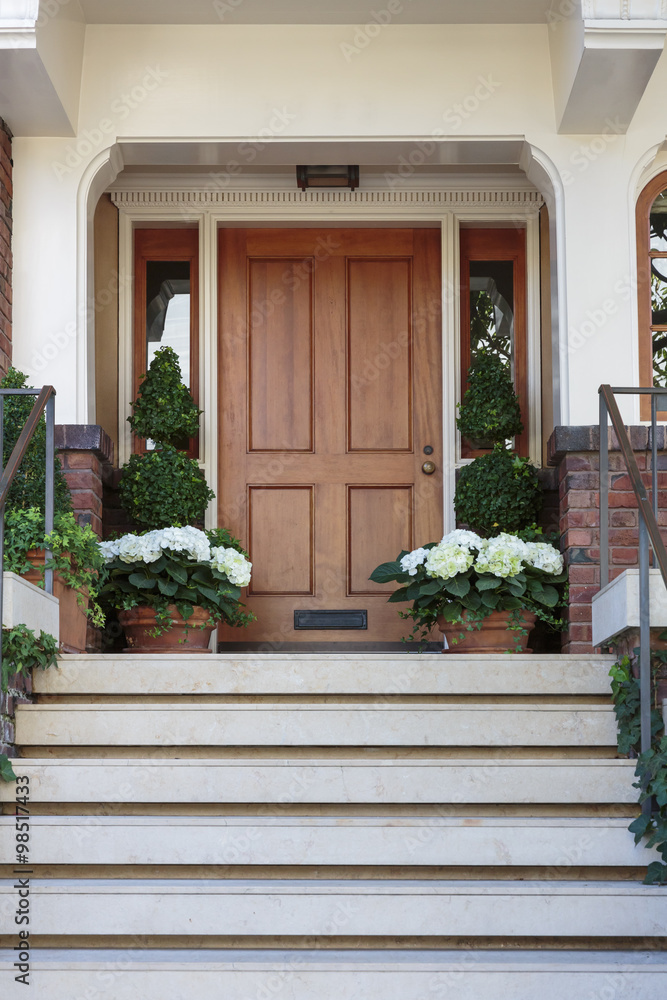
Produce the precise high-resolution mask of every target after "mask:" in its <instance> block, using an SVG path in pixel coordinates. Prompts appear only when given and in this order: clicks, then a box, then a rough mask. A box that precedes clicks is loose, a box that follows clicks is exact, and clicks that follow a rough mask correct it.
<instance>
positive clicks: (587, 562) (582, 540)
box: [549, 427, 667, 653]
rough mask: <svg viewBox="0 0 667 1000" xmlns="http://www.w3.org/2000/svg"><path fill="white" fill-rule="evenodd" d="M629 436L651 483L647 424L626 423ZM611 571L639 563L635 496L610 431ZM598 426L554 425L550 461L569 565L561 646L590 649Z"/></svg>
mask: <svg viewBox="0 0 667 1000" xmlns="http://www.w3.org/2000/svg"><path fill="white" fill-rule="evenodd" d="M628 430H629V432H630V441H631V444H632V447H633V451H634V454H635V458H636V460H637V465H638V466H639V469H640V471H641V472H642V473H645V475H644V476H643V478H644V482H645V484H646V485H647V486H648V487H649V489H650V485H651V474H650V471H646V470H650V468H651V452H650V440H649V434H650V428H648V427H630V428H628ZM664 431H665V429H664V428H662V427H660V428H658V469H659V470H665V469H667V455H665V453H664V443H665V437H664ZM610 438H611V441H610V455H609V470H610V475H609V576H610V579H614V577H616V576H618V575H619V574H620V573H622V572H623V570H624V569H627V568H629V567H635V566H637V565H638V558H637V544H638V513H637V502H636V500H635V497H634V494H633V492H632V490H631V488H630V481H629V478H628V476H627V473H626V469H625V464H624V462H623V459H622V458H621V455H620V453H619V452H618V450H617V446H616V442H615V440H614V439H613V435H611V433H610ZM598 444H599V432H598V428H597V427H557V428H556V430H555V431H554V433H553V434H552V436H551V438H550V440H549V463H550V464H551V465H555V466H556V468H557V470H558V479H559V506H560V531H561V548H562V550H563V554H564V556H565V562H566V564H567V566H568V568H569V574H568V576H569V583H570V606H569V610H568V615H567V617H568V621H569V630H568V632H567V634H566V635H565V636H564V644H563V652H565V653H590V652H591V651H592V649H593V647H592V645H591V620H592V614H591V600H592V598H593V595H594V594H596V593H597V592H598V590H599V589H600V514H599V492H598V491H599V481H600V479H599V468H600V466H599V455H598ZM666 487H667V473H666V472H665V471H659V474H658V490H659V496H658V508H659V511H658V523H659V524H661V525H666V526H667V489H666Z"/></svg>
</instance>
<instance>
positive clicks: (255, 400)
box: [247, 257, 313, 451]
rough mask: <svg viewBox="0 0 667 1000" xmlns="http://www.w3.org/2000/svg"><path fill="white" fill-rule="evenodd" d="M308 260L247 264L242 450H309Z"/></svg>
mask: <svg viewBox="0 0 667 1000" xmlns="http://www.w3.org/2000/svg"><path fill="white" fill-rule="evenodd" d="M305 265H309V266H310V267H311V268H312V265H313V261H312V258H311V259H306V260H305V261H299V260H295V261H290V260H280V259H278V260H270V259H269V260H267V259H266V258H261V257H253V258H249V260H248V376H247V378H248V386H249V401H248V402H249V407H250V412H249V414H248V433H249V441H248V447H249V450H250V451H281V450H282V451H312V448H313V377H312V376H313V279H312V273H306V274H303V275H301V269H302V267H303V266H305Z"/></svg>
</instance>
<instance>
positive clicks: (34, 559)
mask: <svg viewBox="0 0 667 1000" xmlns="http://www.w3.org/2000/svg"><path fill="white" fill-rule="evenodd" d="M26 557H27V559H29V561H30V562H31V563H33V564H34V567H35V568H34V569H31V570H29V571H28V572H27V573H22V574H21V575H22V577H23V579H24V580H27V581H28V582H29V583H34V584H38V585H39V584H41V583H42V579H43V577H42V571H41V567H42V566H43V565H44V550H43V549H30V551H29V552H28V553H27V556H26ZM79 593H81V597H82V600H83V604H82V605H80V604H79V601H78V597H79ZM53 596H54V597H57V598H58V602H59V604H58V618H59V623H60V651H61V652H62V653H85V652H86V634H87V632H88V616H87V615H86V611H87V609H88V595H87V594H86V593H84V592H83V591H81V592H79V591H77V590H73V589H72V587H68V586H67V584H66V583H64V582H63V580H62V578H61V577H60V576H59V575H58V574H57V573H56V574H55V575H54V578H53Z"/></svg>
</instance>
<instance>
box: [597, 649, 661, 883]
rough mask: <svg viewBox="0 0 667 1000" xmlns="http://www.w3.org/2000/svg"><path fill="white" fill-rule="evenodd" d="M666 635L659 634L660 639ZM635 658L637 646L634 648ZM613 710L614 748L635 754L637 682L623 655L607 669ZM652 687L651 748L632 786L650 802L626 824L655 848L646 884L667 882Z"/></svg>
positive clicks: (658, 724)
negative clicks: (614, 715)
mask: <svg viewBox="0 0 667 1000" xmlns="http://www.w3.org/2000/svg"><path fill="white" fill-rule="evenodd" d="M666 637H667V633H664V632H663V633H662V635H661V636H660V638H661V639H664V638H666ZM634 653H635V656H637V659H639V649H635V650H634ZM665 659H666V654H665V652H664V651H655V652H654V653H653V655H652V662H651V668H652V669H651V673H653V669H654V664H655V662H656V661H657V662H663V663H664V662H665ZM609 675H610V677H611V690H612V697H613V700H614V711H615V713H616V721H617V723H618V751H619V753H621V754H625V755H633V756H634V755H635V754H637V753H638V752H639V749H640V740H641V714H640V713H641V709H640V684H639V680H638V679H637V678H636V677H635V676H634V675H633V673H632V667H631V662H630V658H629V657H628V656H623V657H622V658H621V659H620V660H619V661H618V662H617V663H614V664H613V665H612V667H611V670H610V671H609ZM655 695H656V686H655V685H653V690H652V706H651V748H650V749H649V750H647V752H646V753H644V754H639V757H638V759H637V767H636V770H635V777H636V778H637V781H635V783H634V787H635V788H637V789H639V802H640V804H641V805H644V804H645V803H646V802H649V803H650V809H649V811H647V812H642V813H641V815H640V816H638V817H637V819H635V820H633V821H632V823H631V824H630V826H629V830H630V832H631V833H634V835H635V843H636V844H638V843H639V842H640V841H641V840H643V839H646V846H647V847H655V848H656V849H657V850H658V852H659V853H660V856H661V858H662V861H653V862H652V863H651V864H650V865H649V866H648V869H647V872H646V877H645V879H644V883H645V884H646V885H667V736H665V733H664V724H663V718H662V712H661V711H660V708H659V706H658V705H657V704H656V697H655Z"/></svg>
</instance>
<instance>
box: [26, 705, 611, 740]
mask: <svg viewBox="0 0 667 1000" xmlns="http://www.w3.org/2000/svg"><path fill="white" fill-rule="evenodd" d="M616 731H617V730H616V719H615V716H614V713H613V710H612V707H611V705H608V706H607V705H577V706H572V707H569V706H566V705H553V704H546V705H543V704H539V703H518V704H516V705H512V704H510V705H508V704H506V703H503V704H490V705H489V704H481V705H474V704H473V705H461V704H434V703H432V702H423V703H419V702H417V703H410V704H409V705H405V704H404V705H395V704H385V703H381V704H378V703H375V702H371V703H369V704H367V705H357V704H340V705H336V704H324V705H322V704H317V705H314V704H307V705H285V704H284V703H282V702H276V703H270V702H261V703H259V704H249V705H248V704H245V705H237V704H234V705H219V704H218V705H214V704H210V703H206V702H204V703H199V704H196V705H191V704H187V705H180V706H179V705H177V704H160V703H157V704H155V703H154V704H150V703H140V704H137V703H136V702H135V703H132V702H128V703H125V702H115V703H113V704H102V705H85V704H71V705H69V704H62V703H45V704H36V705H19V706H18V708H17V710H16V740H17V743H19V744H20V745H23V746H58V745H62V746H180V745H187V746H243V745H245V746H290V745H291V746H343V745H344V746H406V745H407V746H433V745H436V746H512V745H515V746H517V745H518V746H521V745H523V746H614V745H615V744H616Z"/></svg>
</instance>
